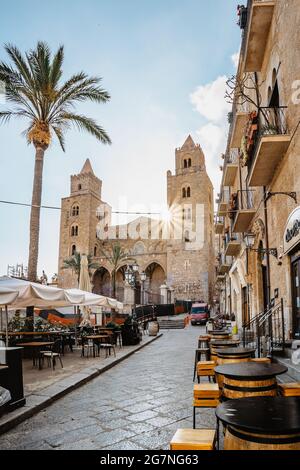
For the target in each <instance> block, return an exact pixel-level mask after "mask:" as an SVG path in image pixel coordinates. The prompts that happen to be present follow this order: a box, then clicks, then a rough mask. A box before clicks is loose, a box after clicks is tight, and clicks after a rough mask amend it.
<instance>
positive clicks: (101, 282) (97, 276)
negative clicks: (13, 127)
mask: <svg viewBox="0 0 300 470" xmlns="http://www.w3.org/2000/svg"><path fill="white" fill-rule="evenodd" d="M93 285H94V287H93V293H94V294H99V295H105V296H106V297H110V295H111V277H110V274H109V271H108V270H107V269H106V268H104V267H101V268H99V269H97V271H96V272H95V273H94V276H93Z"/></svg>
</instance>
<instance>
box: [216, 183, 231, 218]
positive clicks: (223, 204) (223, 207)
mask: <svg viewBox="0 0 300 470" xmlns="http://www.w3.org/2000/svg"><path fill="white" fill-rule="evenodd" d="M228 203H229V189H228V188H227V189H226V188H224V189H223V192H222V194H221V196H220V200H219V207H218V213H217V215H218V216H220V217H223V216H225V215H226V214H227V210H228Z"/></svg>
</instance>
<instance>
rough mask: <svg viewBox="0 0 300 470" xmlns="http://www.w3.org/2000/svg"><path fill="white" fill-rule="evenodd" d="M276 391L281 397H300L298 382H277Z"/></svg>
mask: <svg viewBox="0 0 300 470" xmlns="http://www.w3.org/2000/svg"><path fill="white" fill-rule="evenodd" d="M278 391H279V395H281V396H282V397H300V382H291V383H286V384H278Z"/></svg>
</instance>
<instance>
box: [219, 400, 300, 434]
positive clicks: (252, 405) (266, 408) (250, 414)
mask: <svg viewBox="0 0 300 470" xmlns="http://www.w3.org/2000/svg"><path fill="white" fill-rule="evenodd" d="M216 415H217V417H218V418H219V419H220V420H221V421H222V422H223V423H226V424H227V425H231V426H234V427H235V428H237V429H241V430H245V431H249V432H254V433H260V434H264V433H269V434H270V435H282V434H293V433H297V432H300V397H254V398H239V399H236V400H229V401H227V402H224V403H222V404H221V405H219V406H218V407H217V408H216Z"/></svg>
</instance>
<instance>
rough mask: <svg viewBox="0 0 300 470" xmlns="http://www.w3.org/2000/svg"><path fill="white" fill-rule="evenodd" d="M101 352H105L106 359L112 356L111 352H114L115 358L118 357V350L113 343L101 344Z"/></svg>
mask: <svg viewBox="0 0 300 470" xmlns="http://www.w3.org/2000/svg"><path fill="white" fill-rule="evenodd" d="M99 346H100V350H101V349H104V350H105V359H106V358H107V357H108V356H110V355H111V351H113V352H114V356H115V357H116V348H115V346H114V345H113V344H111V343H100V344H99Z"/></svg>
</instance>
